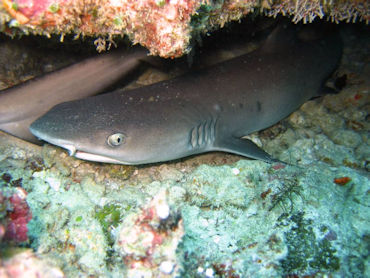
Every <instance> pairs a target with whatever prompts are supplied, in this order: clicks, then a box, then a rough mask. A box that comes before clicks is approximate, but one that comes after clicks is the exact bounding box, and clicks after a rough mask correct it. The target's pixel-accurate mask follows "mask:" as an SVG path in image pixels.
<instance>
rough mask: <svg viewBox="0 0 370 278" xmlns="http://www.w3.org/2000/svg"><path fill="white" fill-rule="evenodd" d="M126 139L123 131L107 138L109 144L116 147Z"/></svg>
mask: <svg viewBox="0 0 370 278" xmlns="http://www.w3.org/2000/svg"><path fill="white" fill-rule="evenodd" d="M124 141H125V136H124V135H123V134H122V133H114V134H112V135H110V136H109V137H108V139H107V143H108V145H109V146H112V147H116V146H119V145H121V144H122V143H123V142H124Z"/></svg>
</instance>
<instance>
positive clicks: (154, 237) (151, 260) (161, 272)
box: [116, 190, 184, 277]
mask: <svg viewBox="0 0 370 278" xmlns="http://www.w3.org/2000/svg"><path fill="white" fill-rule="evenodd" d="M167 195H168V194H167V192H166V190H162V191H160V192H158V193H157V195H155V196H154V198H153V200H152V201H151V202H150V203H149V204H148V205H147V206H146V207H145V208H143V209H142V210H141V211H140V212H139V213H133V214H130V215H128V216H126V218H125V219H124V221H123V223H122V225H121V227H120V228H119V232H118V233H119V235H118V237H117V243H116V245H117V247H116V248H117V249H118V251H119V253H120V254H121V256H122V258H123V260H124V262H125V264H126V266H127V267H128V271H127V276H128V277H175V276H176V275H177V274H178V272H179V267H180V265H179V262H178V259H177V256H176V249H177V246H178V244H179V242H180V241H181V238H182V237H183V234H184V228H183V225H182V220H181V218H180V215H179V214H178V212H176V211H175V210H173V209H171V208H170V206H169V205H168V202H167V198H168V197H167Z"/></svg>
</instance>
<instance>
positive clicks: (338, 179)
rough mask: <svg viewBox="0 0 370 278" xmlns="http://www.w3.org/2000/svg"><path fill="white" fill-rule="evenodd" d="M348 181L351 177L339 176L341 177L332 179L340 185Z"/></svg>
mask: <svg viewBox="0 0 370 278" xmlns="http://www.w3.org/2000/svg"><path fill="white" fill-rule="evenodd" d="M350 181H351V178H349V177H341V178H335V179H334V183H336V184H338V185H340V186H344V185H346V184H347V183H349V182H350Z"/></svg>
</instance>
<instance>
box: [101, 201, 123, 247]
mask: <svg viewBox="0 0 370 278" xmlns="http://www.w3.org/2000/svg"><path fill="white" fill-rule="evenodd" d="M95 218H96V219H97V220H98V221H99V223H100V225H101V226H102V229H103V232H104V234H105V235H106V236H107V239H108V242H109V243H110V244H113V242H114V238H113V237H112V235H111V231H112V228H116V227H117V226H118V225H119V223H120V221H121V218H122V215H121V206H119V205H113V204H111V205H105V206H104V207H102V208H99V209H98V210H97V211H96V212H95Z"/></svg>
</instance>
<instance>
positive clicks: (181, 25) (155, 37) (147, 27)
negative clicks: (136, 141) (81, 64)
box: [0, 0, 370, 57]
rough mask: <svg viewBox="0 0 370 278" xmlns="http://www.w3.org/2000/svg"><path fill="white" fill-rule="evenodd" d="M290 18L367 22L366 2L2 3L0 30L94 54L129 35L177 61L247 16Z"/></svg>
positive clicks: (368, 9) (147, 0)
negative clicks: (80, 41)
mask: <svg viewBox="0 0 370 278" xmlns="http://www.w3.org/2000/svg"><path fill="white" fill-rule="evenodd" d="M256 11H260V13H263V14H265V15H268V16H274V17H275V16H277V15H278V14H282V15H286V16H290V17H292V20H293V22H299V21H303V22H305V23H306V22H312V21H313V20H314V19H315V18H316V17H319V18H324V17H328V18H330V19H331V20H332V21H335V22H339V21H347V22H351V21H352V22H354V21H356V20H363V21H366V22H368V21H369V19H370V7H369V2H368V1H367V0H343V1H332V2H328V1H324V0H263V1H256V0H243V1H236V0H225V1H206V0H188V1H185V0H181V1H180V0H179V1H168V0H167V1H166V0H140V1H133V0H129V1H122V0H115V1H102V0H89V1H72V0H53V1H51V0H42V1H40V0H37V1H34V0H14V1H12V0H2V5H0V29H1V30H2V31H3V32H6V33H9V34H12V33H13V32H14V31H15V29H18V30H21V31H22V32H23V33H26V34H27V33H35V34H45V35H47V36H50V34H53V33H55V34H60V36H61V40H63V37H64V36H65V35H66V34H69V33H72V34H75V36H76V37H79V36H95V37H97V39H96V41H95V43H96V45H97V49H98V50H99V51H101V50H104V49H105V48H109V47H110V45H111V44H112V43H114V42H113V38H114V37H115V36H123V35H128V37H129V38H130V39H131V40H132V42H133V43H140V44H141V45H143V46H145V47H147V48H148V49H149V50H150V52H151V53H152V54H154V55H160V56H162V57H178V56H181V55H183V54H184V53H187V52H188V51H189V44H190V41H191V38H192V37H195V38H197V37H198V36H199V34H201V33H206V32H207V31H210V30H213V29H215V28H218V27H223V26H224V25H225V23H227V22H229V21H232V20H240V19H241V18H242V17H243V16H244V15H246V14H254V13H255V12H256Z"/></svg>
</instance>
